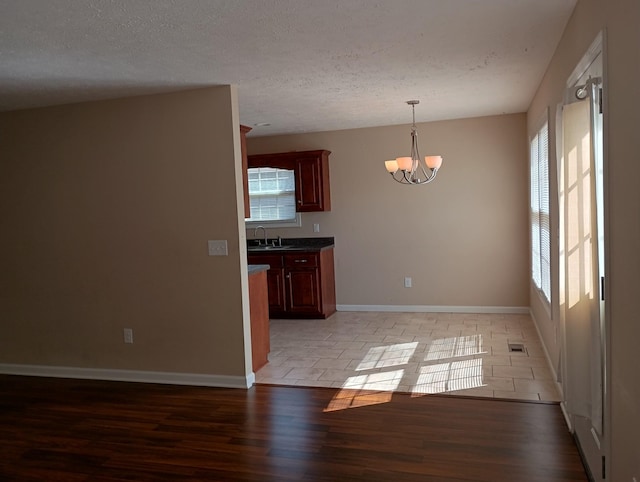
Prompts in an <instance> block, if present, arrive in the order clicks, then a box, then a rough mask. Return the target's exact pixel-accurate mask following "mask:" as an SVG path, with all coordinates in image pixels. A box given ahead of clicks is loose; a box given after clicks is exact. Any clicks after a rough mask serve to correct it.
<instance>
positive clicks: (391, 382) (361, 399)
mask: <svg viewBox="0 0 640 482" xmlns="http://www.w3.org/2000/svg"><path fill="white" fill-rule="evenodd" d="M403 375H404V370H394V371H390V372H382V373H372V374H370V375H357V376H355V377H349V378H348V379H347V380H346V381H345V382H344V384H343V386H342V389H341V390H340V391H339V392H338V393H336V395H335V396H334V397H333V399H332V400H331V402H329V405H328V406H327V408H325V409H324V411H325V412H334V411H336V410H345V409H347V408H357V407H365V406H367V405H376V404H379V403H387V402H389V401H391V397H392V396H393V392H394V390H396V388H398V385H399V384H400V380H402V376H403Z"/></svg>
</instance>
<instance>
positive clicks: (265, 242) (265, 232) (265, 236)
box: [253, 226, 267, 246]
mask: <svg viewBox="0 0 640 482" xmlns="http://www.w3.org/2000/svg"><path fill="white" fill-rule="evenodd" d="M258 229H262V234H264V245H265V246H266V245H267V229H266V228H265V227H264V226H258V227H257V228H256V229H254V230H253V237H254V238H255V237H256V236H257V235H258ZM261 244H262V242H261V241H258V245H261Z"/></svg>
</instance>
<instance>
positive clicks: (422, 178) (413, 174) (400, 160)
mask: <svg viewBox="0 0 640 482" xmlns="http://www.w3.org/2000/svg"><path fill="white" fill-rule="evenodd" d="M419 103H420V101H419V100H408V101H407V104H409V105H410V106H411V108H412V109H413V124H412V125H411V157H396V158H395V159H392V160H390V161H385V163H384V164H385V167H386V168H387V171H388V172H389V174H391V177H393V180H394V181H397V182H399V183H401V184H427V183H429V182H431V181H433V180H434V179H435V178H436V174H437V173H438V169H440V166H442V156H426V157H425V158H424V161H423V160H422V159H421V158H420V153H419V152H418V131H417V129H416V105H417V104H419Z"/></svg>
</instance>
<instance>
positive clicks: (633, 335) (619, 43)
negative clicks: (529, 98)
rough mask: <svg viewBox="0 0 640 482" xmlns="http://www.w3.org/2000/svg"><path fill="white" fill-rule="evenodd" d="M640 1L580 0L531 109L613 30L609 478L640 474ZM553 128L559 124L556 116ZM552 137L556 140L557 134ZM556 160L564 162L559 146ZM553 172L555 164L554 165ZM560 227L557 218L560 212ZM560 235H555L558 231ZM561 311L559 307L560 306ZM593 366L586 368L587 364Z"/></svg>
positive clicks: (608, 111)
mask: <svg viewBox="0 0 640 482" xmlns="http://www.w3.org/2000/svg"><path fill="white" fill-rule="evenodd" d="M639 20H640V3H638V2H637V1H635V0H608V1H607V2H602V1H597V0H580V1H579V2H578V5H577V7H576V10H575V12H574V14H573V16H572V18H571V20H570V21H569V24H568V25H567V29H566V31H565V33H564V36H563V38H562V40H561V42H560V45H559V46H558V49H557V51H556V53H555V55H554V57H553V60H552V62H551V64H550V65H549V69H548V71H547V73H546V75H545V77H544V80H543V82H542V84H541V85H540V88H539V90H538V92H537V94H536V96H535V98H534V100H533V102H532V104H531V107H530V109H529V112H528V121H529V128H530V130H531V129H532V128H533V126H534V123H535V122H536V120H537V119H538V118H539V117H540V115H541V114H542V112H543V111H544V109H546V108H547V106H550V107H551V108H552V112H554V111H555V106H556V105H557V104H558V103H559V102H560V101H561V99H562V93H563V88H564V86H565V83H566V81H567V79H568V77H569V75H570V74H571V72H572V70H573V68H574V67H575V66H576V65H577V63H578V62H579V61H580V59H581V58H582V56H583V55H584V54H585V52H586V50H587V49H588V47H589V46H590V44H591V42H592V41H593V40H594V38H595V37H596V35H597V34H598V32H599V31H601V30H603V29H605V30H606V35H605V37H606V49H605V51H606V60H605V69H606V70H605V83H606V86H605V164H606V166H607V169H608V179H607V180H606V181H605V183H606V185H605V197H606V203H607V207H606V210H607V213H606V215H607V224H608V226H607V229H606V236H607V238H608V239H607V242H608V258H607V265H606V269H607V284H608V288H609V289H608V291H607V296H608V300H607V316H608V325H609V333H608V335H609V345H608V352H609V368H610V376H609V378H608V391H609V393H610V411H609V412H608V413H607V414H606V416H608V417H610V424H609V426H608V431H607V436H608V437H609V440H608V443H609V444H610V446H609V447H607V448H606V450H607V451H608V452H609V453H608V463H607V466H608V467H609V468H610V474H609V479H608V480H614V481H630V480H631V478H632V477H634V476H635V477H636V478H639V480H640V445H639V444H638V434H639V433H640V377H639V376H638V373H637V366H638V350H637V341H638V340H639V339H640V324H639V323H638V309H637V300H638V293H639V292H640V289H639V288H640V283H639V281H638V274H639V273H640V256H639V254H638V247H639V246H640V221H639V220H640V189H638V179H640V162H639V159H638V153H639V152H640V136H638V133H637V129H638V126H639V125H640V110H639V108H638V107H639V106H640V94H639V93H638V92H639V90H638V80H639V79H640V58H639V56H638V46H639V45H640V29H638V21H639ZM550 127H551V133H553V132H554V129H555V123H554V122H553V119H552V124H551V126H550ZM554 139H555V137H552V138H551V141H552V144H551V145H553V140H554ZM551 154H552V156H551V159H550V160H551V163H552V166H554V165H555V163H556V158H555V153H554V152H553V151H552V152H551ZM552 170H553V169H552ZM552 225H554V226H557V216H555V215H554V217H553V218H552ZM552 239H553V237H552ZM531 300H532V309H533V310H534V313H535V316H536V319H537V321H538V323H539V325H540V328H541V331H542V332H543V336H544V339H545V340H544V341H545V344H546V345H547V347H548V349H549V352H550V353H551V354H552V356H553V357H556V358H557V356H558V347H557V346H556V344H555V342H554V337H553V330H552V327H553V326H554V323H555V320H551V319H550V318H549V316H547V314H546V312H545V311H544V310H543V309H542V307H541V306H540V304H539V303H538V302H537V298H536V297H535V296H531ZM554 311H555V310H554ZM585 370H586V369H585Z"/></svg>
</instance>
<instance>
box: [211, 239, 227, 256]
mask: <svg viewBox="0 0 640 482" xmlns="http://www.w3.org/2000/svg"><path fill="white" fill-rule="evenodd" d="M207 245H208V247H209V256H227V255H228V254H229V252H228V251H227V240H226V239H215V240H209V241H208V242H207Z"/></svg>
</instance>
